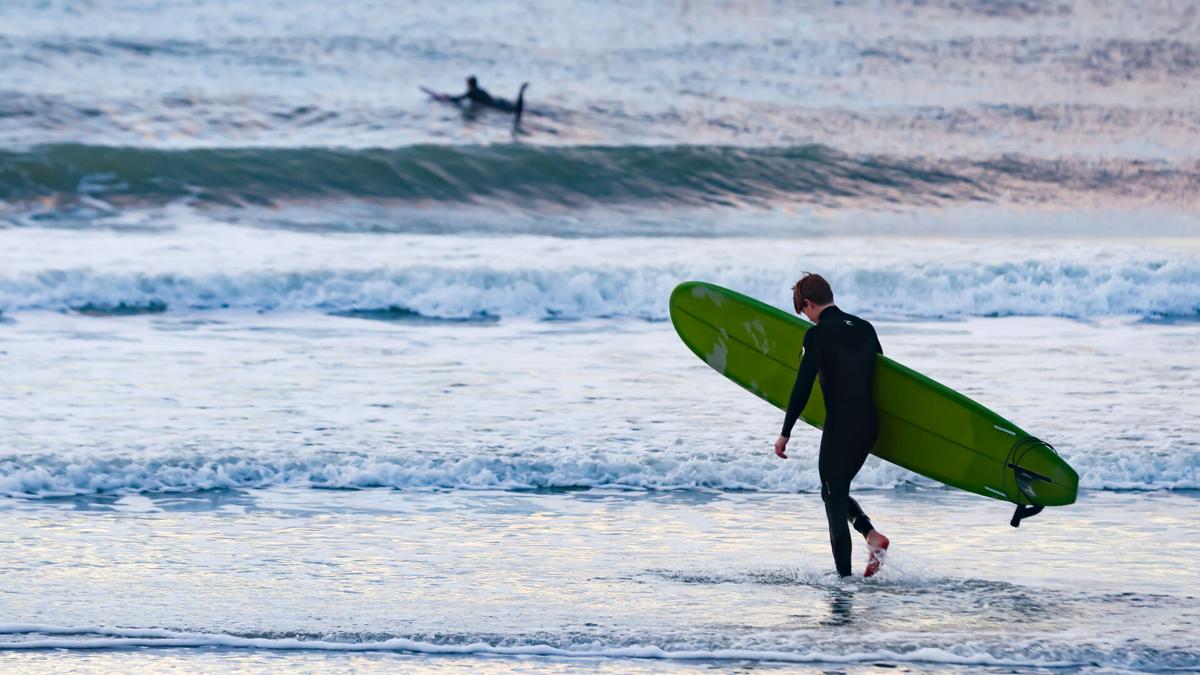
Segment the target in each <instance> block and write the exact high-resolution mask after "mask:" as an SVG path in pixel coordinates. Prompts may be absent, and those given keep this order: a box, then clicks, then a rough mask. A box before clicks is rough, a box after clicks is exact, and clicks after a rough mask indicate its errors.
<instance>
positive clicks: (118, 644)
mask: <svg viewBox="0 0 1200 675" xmlns="http://www.w3.org/2000/svg"><path fill="white" fill-rule="evenodd" d="M0 634H6V635H25V636H29V635H50V636H54V637H48V638H38V637H30V638H29V639H23V640H10V641H0V650H6V649H130V648H198V647H227V648H241V649H271V650H317V651H339V652H364V651H399V652H412V653H418V654H437V655H468V654H470V655H485V654H495V655H504V656H552V657H568V658H570V657H575V658H582V657H587V658H624V659H662V660H679V661H767V662H779V663H864V662H879V661H883V662H895V663H933V664H954V665H977V666H1026V667H1046V668H1054V667H1068V666H1072V665H1078V664H1077V663H1076V662H1074V661H1062V660H1049V659H1048V660H1038V659H1009V658H1003V657H996V656H993V655H991V654H989V653H987V652H970V651H967V650H963V653H959V652H955V651H951V650H949V649H943V648H939V647H917V648H915V649H911V650H907V651H893V650H889V649H878V650H871V651H857V652H841V653H832V652H822V651H819V650H813V651H795V652H793V651H782V650H757V649H682V650H681V649H675V650H670V649H664V648H662V647H659V646H656V645H632V646H622V647H603V646H598V645H597V644H596V643H595V642H589V643H586V644H581V645H579V646H577V647H575V646H572V647H555V646H551V645H548V644H525V645H494V644H489V643H487V642H483V641H477V642H469V643H432V642H426V641H422V640H413V639H408V638H390V639H386V640H374V641H363V642H338V641H332V640H323V639H300V638H294V637H288V638H275V637H243V636H237V635H226V634H220V633H189V632H183V631H169V630H158V629H149V630H147V629H130V628H110V627H105V626H73V627H64V626H44V625H36V624H0ZM70 636H78V637H70Z"/></svg>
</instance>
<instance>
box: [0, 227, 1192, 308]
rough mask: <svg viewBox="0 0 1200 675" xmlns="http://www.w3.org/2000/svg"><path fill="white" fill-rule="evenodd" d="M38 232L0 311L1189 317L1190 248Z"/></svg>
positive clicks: (11, 268)
mask: <svg viewBox="0 0 1200 675" xmlns="http://www.w3.org/2000/svg"><path fill="white" fill-rule="evenodd" d="M52 234H53V233H51V234H47V233H45V232H32V233H30V232H25V233H22V234H20V235H13V234H7V235H6V233H5V232H3V231H0V247H2V246H4V245H5V244H11V246H10V248H9V250H10V252H11V255H12V264H9V265H6V266H5V267H4V268H3V269H0V311H3V312H5V313H8V314H11V313H14V312H20V311H23V310H67V309H71V308H79V307H85V306H92V307H97V308H105V307H119V306H121V305H124V306H127V307H147V306H152V305H155V304H162V303H165V304H166V306H167V309H168V310H169V311H176V312H179V311H204V310H212V309H219V308H239V309H248V310H255V311H273V310H315V311H346V310H353V309H360V310H361V309H374V310H380V309H386V308H392V307H394V308H403V309H405V310H408V311H412V312H417V313H420V314H422V315H425V316H428V317H435V318H448V319H456V318H466V317H475V316H484V315H486V316H492V317H529V318H605V317H632V318H639V319H651V320H661V319H665V318H667V316H668V311H667V304H666V300H667V297H668V295H669V294H670V292H671V290H672V289H673V288H674V287H675V285H677V284H678V283H679V282H681V281H685V280H689V279H700V280H706V281H712V282H715V283H718V284H721V285H724V286H727V287H730V288H733V289H735V290H738V291H741V292H744V293H747V294H749V295H751V296H754V297H758V298H761V299H763V300H764V301H767V302H771V303H775V304H777V305H779V306H784V305H786V304H787V303H788V302H789V301H790V294H789V291H788V286H789V284H790V283H791V282H792V281H794V279H795V277H796V276H797V275H798V273H799V270H802V269H809V270H817V271H821V272H823V273H824V274H825V275H826V276H827V277H828V278H829V279H830V281H831V283H832V284H833V286H834V288H835V290H836V292H837V295H838V300H839V302H841V303H842V304H844V305H846V306H849V307H853V308H854V310H855V311H857V312H862V313H866V314H868V315H870V314H875V315H880V314H887V315H902V316H911V317H927V318H930V317H932V318H937V317H959V316H995V315H1033V316H1040V315H1050V316H1067V317H1098V316H1108V315H1132V316H1139V317H1147V316H1169V317H1196V316H1198V315H1200V251H1197V250H1196V249H1195V247H1194V246H1183V247H1177V248H1172V247H1169V246H1157V247H1147V246H1141V245H1135V244H1130V243H1128V242H1125V243H1120V244H1106V245H1104V246H1078V245H1073V246H1071V247H1065V246H1057V245H1053V244H1048V243H1046V242H1039V243H1036V244H1022V245H1013V244H1004V245H995V244H980V243H974V244H970V245H966V244H957V243H947V242H941V243H938V244H920V243H918V242H914V241H881V242H872V241H866V240H847V241H842V240H827V241H825V242H822V244H821V246H820V247H819V249H820V250H819V252H816V253H813V252H804V253H801V251H802V250H803V249H801V247H800V246H798V245H797V246H796V247H795V250H796V253H794V254H788V253H786V252H787V251H788V250H789V248H791V247H790V246H789V243H788V242H786V241H785V242H778V241H772V242H764V241H759V240H745V241H742V240H717V241H713V240H669V239H661V240H638V241H629V240H620V239H603V240H557V239H550V238H541V237H510V238H504V239H489V238H479V237H476V238H469V237H442V238H440V239H439V238H435V237H394V238H385V239H376V238H364V237H362V236H341V237H315V236H312V235H296V234H290V233H288V234H279V233H267V234H262V233H256V232H251V233H246V232H242V231H238V230H236V229H233V228H227V229H225V230H223V231H221V232H218V233H216V234H215V235H214V234H213V233H209V234H207V235H205V236H203V237H200V236H197V235H191V234H187V235H171V236H164V235H136V236H135V235H114V234H112V233H108V234H96V235H81V234H79V233H77V232H71V234H72V235H78V237H77V238H73V239H72V238H59V237H56V236H52ZM226 234H228V236H229V240H223V238H224V237H225V235H226ZM125 237H129V238H125ZM214 237H215V239H216V241H214ZM218 241H220V242H221V243H223V244H224V245H223V246H221V247H216V244H217V243H218ZM647 241H649V242H651V243H647ZM781 252H782V253H781ZM751 261H753V262H751Z"/></svg>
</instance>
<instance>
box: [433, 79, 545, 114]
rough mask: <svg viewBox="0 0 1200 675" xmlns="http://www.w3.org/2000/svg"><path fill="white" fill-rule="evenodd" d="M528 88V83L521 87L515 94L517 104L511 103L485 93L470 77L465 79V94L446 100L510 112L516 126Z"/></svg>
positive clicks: (523, 106)
mask: <svg viewBox="0 0 1200 675" xmlns="http://www.w3.org/2000/svg"><path fill="white" fill-rule="evenodd" d="M528 86H529V83H528V82H525V83H523V84H522V85H521V90H520V91H518V92H517V102H516V103H513V102H512V101H510V100H508V99H506V98H496V97H495V96H492V95H491V94H489V93H487V90H486V89H483V88H482V87H480V86H479V83H478V81H476V80H475V76H474V75H472V76H470V77H468V78H467V90H466V91H465V92H463V93H462V94H459V95H458V96H447V97H446V98H447V100H450V101H454V102H455V103H461V102H462V101H464V100H465V101H469V102H470V103H471V105H477V106H481V107H484V108H491V109H493V110H499V111H501V112H510V113H512V114H513V115H514V116H515V119H514V120H513V123H514V124H516V123H517V122H520V121H521V113H522V112H523V111H524V110H525V88H526V87H528Z"/></svg>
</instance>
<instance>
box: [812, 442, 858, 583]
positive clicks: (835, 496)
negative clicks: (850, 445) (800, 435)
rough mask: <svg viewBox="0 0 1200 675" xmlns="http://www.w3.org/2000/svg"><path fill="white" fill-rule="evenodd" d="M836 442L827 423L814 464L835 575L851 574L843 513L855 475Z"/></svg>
mask: <svg viewBox="0 0 1200 675" xmlns="http://www.w3.org/2000/svg"><path fill="white" fill-rule="evenodd" d="M844 449H845V448H844V446H841V444H840V443H838V442H837V434H836V433H830V430H829V428H828V427H826V428H825V433H823V434H822V435H821V455H820V458H819V459H818V460H817V468H818V470H819V472H820V475H821V499H822V500H824V502H825V518H826V520H827V521H828V522H829V545H830V547H831V548H832V549H833V563H834V565H835V566H836V567H837V573H838V576H842V577H848V576H850V553H851V548H852V545H851V543H850V526H849V525H847V523H846V514H847V513H849V509H850V478H851V477H852V476H853V475H854V473H852V472H848V471H847V469H848V468H850V467H847V466H845V458H844V457H842V456H841V453H839V452H838V451H839V450H844Z"/></svg>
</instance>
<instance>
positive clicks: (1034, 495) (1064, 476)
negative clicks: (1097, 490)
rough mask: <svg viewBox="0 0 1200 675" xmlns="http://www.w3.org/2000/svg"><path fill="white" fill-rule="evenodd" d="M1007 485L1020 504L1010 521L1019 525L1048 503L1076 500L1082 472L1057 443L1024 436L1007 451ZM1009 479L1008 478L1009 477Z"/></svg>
mask: <svg viewBox="0 0 1200 675" xmlns="http://www.w3.org/2000/svg"><path fill="white" fill-rule="evenodd" d="M1004 466H1005V469H1006V476H1005V477H1006V479H1008V480H1011V484H1010V485H1006V486H1005V487H1006V488H1007V489H1010V490H1012V493H1013V494H1014V495H1015V497H1016V499H1015V500H1014V501H1015V503H1016V505H1017V508H1016V511H1014V512H1013V517H1012V519H1011V520H1010V521H1009V525H1012V526H1013V527H1020V526H1021V521H1022V520H1024V519H1026V518H1032V517H1033V516H1036V515H1037V514H1039V513H1041V512H1042V509H1044V508H1045V507H1047V506H1063V505H1066V504H1071V503H1074V501H1075V496H1076V493H1077V492H1078V489H1079V474H1077V473H1075V470H1074V469H1072V468H1071V467H1070V465H1068V464H1067V463H1066V462H1065V461H1063V459H1062V458H1061V457H1059V456H1058V452H1057V451H1056V450H1055V449H1054V446H1052V445H1050V444H1049V443H1047V442H1045V441H1043V440H1041V439H1040V438H1035V437H1033V436H1025V437H1023V438H1021V439H1019V440H1017V441H1016V442H1015V443H1013V446H1012V449H1011V450H1009V452H1008V457H1007V458H1006V461H1005V463H1004ZM1006 482H1007V480H1006Z"/></svg>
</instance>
